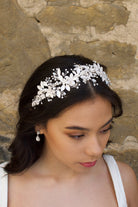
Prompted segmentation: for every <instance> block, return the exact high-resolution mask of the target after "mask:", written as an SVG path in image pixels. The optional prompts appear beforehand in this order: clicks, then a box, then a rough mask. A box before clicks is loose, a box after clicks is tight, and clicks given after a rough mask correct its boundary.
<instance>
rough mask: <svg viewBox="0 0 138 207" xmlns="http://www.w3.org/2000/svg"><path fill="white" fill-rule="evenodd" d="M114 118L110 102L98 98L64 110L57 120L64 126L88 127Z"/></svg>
mask: <svg viewBox="0 0 138 207" xmlns="http://www.w3.org/2000/svg"><path fill="white" fill-rule="evenodd" d="M111 117H112V107H111V104H110V102H109V101H108V100H106V99H104V98H102V97H100V96H96V97H95V98H94V99H90V100H86V101H83V102H81V103H77V104H75V105H73V106H71V107H69V108H67V109H66V110H64V111H63V112H62V113H61V114H60V115H59V116H58V117H57V118H56V119H55V121H56V120H57V121H58V122H60V123H63V124H64V125H70V124H79V125H83V126H84V125H85V124H86V125H88V124H93V123H95V122H96V123H97V124H98V123H99V124H100V123H101V124H104V122H106V121H108V120H109V119H110V118H111Z"/></svg>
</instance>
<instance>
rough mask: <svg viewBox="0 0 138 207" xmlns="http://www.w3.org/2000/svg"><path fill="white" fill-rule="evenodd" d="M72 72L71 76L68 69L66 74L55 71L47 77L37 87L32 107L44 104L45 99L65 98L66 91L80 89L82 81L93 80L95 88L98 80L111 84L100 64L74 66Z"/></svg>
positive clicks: (58, 70)
mask: <svg viewBox="0 0 138 207" xmlns="http://www.w3.org/2000/svg"><path fill="white" fill-rule="evenodd" d="M71 71H72V72H71V73H70V74H69V71H68V70H67V69H65V72H61V70H60V68H56V69H53V74H52V76H51V77H46V78H45V80H44V81H41V82H40V85H38V86H37V88H38V91H37V95H36V96H35V97H34V99H33V100H32V107H35V106H37V105H39V104H42V101H43V100H44V99H47V101H52V99H53V98H54V97H58V98H64V97H65V95H66V91H70V89H71V88H77V89H78V88H79V86H80V82H81V81H82V82H83V83H85V84H86V82H87V81H89V80H91V81H92V82H93V86H96V85H98V82H97V80H96V79H97V78H98V77H100V78H101V79H102V81H103V82H105V83H106V84H107V85H109V84H110V80H109V79H108V76H107V74H106V73H105V72H104V71H103V67H102V66H100V64H99V63H96V62H94V63H93V64H92V65H90V64H88V65H77V64H74V68H73V69H71Z"/></svg>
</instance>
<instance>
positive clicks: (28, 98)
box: [4, 55, 123, 174]
mask: <svg viewBox="0 0 138 207" xmlns="http://www.w3.org/2000/svg"><path fill="white" fill-rule="evenodd" d="M74 63H75V64H81V65H86V64H93V63H94V62H93V61H92V60H90V59H88V58H85V57H83V56H81V55H64V56H56V57H53V58H50V59H49V60H47V61H45V62H44V63H43V64H41V65H40V66H39V67H37V68H36V70H35V71H34V72H33V74H32V75H31V77H30V78H29V80H28V81H27V83H26V84H25V87H24V89H23V91H22V93H21V96H20V100H19V106H18V113H19V120H18V123H17V127H16V135H15V138H14V139H13V142H12V143H11V145H10V146H9V151H10V152H11V159H10V162H9V163H8V164H7V165H6V166H5V168H4V169H5V171H6V172H7V173H9V174H14V173H20V172H22V171H24V170H26V169H27V168H29V167H31V166H32V165H33V164H34V163H35V162H36V161H37V160H38V159H39V158H40V156H41V154H42V150H43V146H44V142H46V139H45V137H44V135H43V134H42V135H40V138H41V139H40V142H36V139H35V137H36V131H35V127H36V126H37V125H40V124H41V125H44V126H46V124H47V122H48V120H49V119H52V118H55V117H57V116H59V115H60V113H61V112H62V111H64V110H65V109H66V108H67V107H69V106H71V105H74V104H76V103H79V102H83V101H85V100H88V99H94V98H95V96H96V95H100V96H101V97H103V98H105V99H107V100H108V101H109V102H110V103H111V106H112V111H113V118H117V117H119V116H121V115H122V113H123V111H122V102H121V99H120V97H119V96H118V94H117V93H116V92H115V91H113V90H112V89H111V88H110V87H109V86H107V85H106V83H105V82H103V81H102V80H101V78H98V79H97V82H98V85H97V86H93V83H92V81H88V82H87V83H86V84H84V83H83V82H81V83H80V87H79V89H76V88H72V89H71V90H70V91H68V92H67V94H66V96H65V97H64V98H63V99H61V98H58V97H55V98H53V100H52V101H51V102H48V101H47V100H46V99H45V100H43V104H39V105H38V106H36V107H35V108H33V107H32V100H33V98H34V97H35V95H36V94H37V85H39V84H40V82H41V81H43V80H45V78H46V77H50V76H51V75H52V72H53V69H55V68H60V69H61V71H62V72H64V71H65V69H67V70H68V71H69V73H71V69H72V68H73V65H74ZM100 65H101V64H100ZM101 66H102V67H103V69H104V71H105V72H106V67H105V66H104V65H101Z"/></svg>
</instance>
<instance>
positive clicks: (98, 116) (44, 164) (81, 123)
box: [8, 96, 137, 207]
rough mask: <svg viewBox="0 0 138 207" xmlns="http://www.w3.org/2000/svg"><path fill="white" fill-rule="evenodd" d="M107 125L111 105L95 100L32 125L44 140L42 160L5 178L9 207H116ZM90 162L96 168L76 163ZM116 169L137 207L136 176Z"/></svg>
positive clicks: (109, 122) (131, 203) (108, 128)
mask: <svg viewBox="0 0 138 207" xmlns="http://www.w3.org/2000/svg"><path fill="white" fill-rule="evenodd" d="M111 120H112V108H111V104H110V103H109V102H108V101H107V100H106V99H104V98H102V97H100V96H96V98H95V99H93V100H87V101H84V102H81V103H79V104H76V105H73V106H71V107H69V108H68V109H66V110H65V111H63V112H62V113H61V114H60V115H59V116H58V117H57V118H54V119H50V120H49V121H48V123H47V125H46V126H45V127H44V126H36V130H40V133H42V134H44V135H45V139H46V144H45V146H44V150H43V153H42V156H41V158H40V159H39V160H38V161H37V162H36V163H35V164H34V165H33V166H32V167H31V168H29V169H28V170H27V171H25V172H24V173H22V174H20V175H15V176H13V175H10V176H9V205H8V207H15V206H20V207H26V206H29V207H38V206H41V207H44V206H53V207H59V206H60V207H62V206H66V207H69V206H72V207H76V206H79V207H84V206H86V207H87V206H88V207H89V206H95V207H99V206H107V207H108V206H109V207H111V206H112V207H117V201H116V197H115V192H114V188H113V184H112V180H111V177H110V174H109V171H108V168H107V166H106V164H105V162H104V160H103V158H102V154H103V151H104V148H105V147H106V144H107V142H108V140H109V136H110V126H111ZM78 127H79V128H78ZM93 161H96V164H95V165H94V166H93V167H90V168H87V167H84V166H82V165H81V164H80V163H81V162H83V163H84V162H93ZM118 165H119V168H120V171H121V174H122V175H123V182H124V187H125V192H126V196H127V201H128V204H129V206H130V207H131V206H132V207H136V204H135V203H136V202H137V201H136V197H137V196H136V186H137V185H136V178H135V175H134V173H133V171H132V169H131V168H129V167H128V166H127V165H125V164H122V163H119V164H118ZM128 175H129V176H128ZM103 178H104V179H103ZM127 183H129V184H127ZM130 187H132V188H133V189H132V191H131V190H130ZM130 191H131V192H130ZM38 198H39V199H38ZM134 202H135V203H134Z"/></svg>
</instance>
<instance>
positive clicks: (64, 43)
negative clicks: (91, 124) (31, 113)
mask: <svg viewBox="0 0 138 207" xmlns="http://www.w3.org/2000/svg"><path fill="white" fill-rule="evenodd" d="M63 54H82V55H85V56H86V57H89V58H91V59H94V60H96V61H99V62H100V63H102V64H105V65H107V67H108V74H109V77H110V79H111V81H112V87H113V89H115V90H116V91H117V92H118V93H119V94H120V96H121V97H122V100H123V105H124V116H123V117H122V118H119V120H117V121H116V122H115V129H114V130H113V133H112V136H111V139H112V141H113V142H112V144H111V145H110V146H109V147H108V149H106V150H105V151H106V152H109V153H111V154H113V155H115V157H116V158H117V159H119V160H122V161H124V162H126V163H129V164H130V165H131V166H132V167H133V169H134V170H135V172H136V174H137V177H138V162H137V161H138V155H137V154H138V153H137V152H138V136H137V135H138V127H137V123H138V122H137V121H138V120H137V119H138V108H137V102H138V69H137V68H138V1H137V0H74V1H70V0H4V1H0V100H1V101H0V161H4V160H8V159H9V156H10V155H9V154H8V152H7V146H8V145H9V143H10V141H11V140H12V138H13V137H14V131H15V123H16V121H17V112H16V111H17V104H18V97H19V94H20V92H21V90H22V87H23V85H24V83H25V81H26V80H27V78H28V76H29V75H30V74H31V72H32V71H33V70H34V69H35V67H36V66H38V65H39V64H41V63H42V62H43V61H44V60H46V59H48V58H49V57H51V56H55V55H63Z"/></svg>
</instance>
